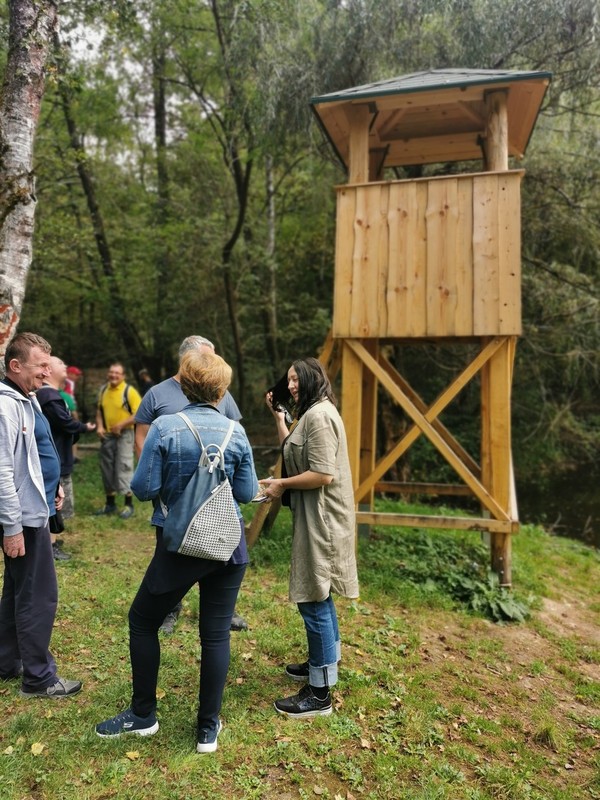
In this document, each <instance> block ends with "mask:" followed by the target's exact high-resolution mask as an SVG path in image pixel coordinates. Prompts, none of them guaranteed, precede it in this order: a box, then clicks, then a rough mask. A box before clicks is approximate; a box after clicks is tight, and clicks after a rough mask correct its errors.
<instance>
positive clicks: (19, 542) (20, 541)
mask: <svg viewBox="0 0 600 800" xmlns="http://www.w3.org/2000/svg"><path fill="white" fill-rule="evenodd" d="M2 548H3V549H4V552H5V553H6V555H7V556H8V557H9V558H18V556H24V555H25V537H24V536H23V531H21V533H17V534H15V535H14V536H7V535H6V534H4V536H3V538H2Z"/></svg>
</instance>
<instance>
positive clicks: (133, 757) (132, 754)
mask: <svg viewBox="0 0 600 800" xmlns="http://www.w3.org/2000/svg"><path fill="white" fill-rule="evenodd" d="M125 755H126V756H127V758H128V759H129V760H130V761H135V760H136V758H139V757H140V754H139V753H138V751H137V750H130V751H129V752H128V753H125Z"/></svg>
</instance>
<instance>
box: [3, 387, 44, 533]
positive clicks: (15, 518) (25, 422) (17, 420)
mask: <svg viewBox="0 0 600 800" xmlns="http://www.w3.org/2000/svg"><path fill="white" fill-rule="evenodd" d="M32 403H37V400H36V399H35V395H34V394H33V393H32V394H31V395H30V396H29V397H25V396H24V395H22V394H20V393H19V392H17V391H16V389H13V388H12V386H8V385H7V384H6V383H2V382H0V525H2V527H3V529H4V535H5V536H14V535H15V534H17V533H21V531H22V530H23V528H24V527H25V526H27V527H28V528H41V527H42V526H44V525H45V524H46V523H47V522H48V504H47V503H46V492H45V489H44V478H43V475H42V468H41V465H40V459H39V456H38V450H37V445H36V443H35V415H34V411H33V406H32Z"/></svg>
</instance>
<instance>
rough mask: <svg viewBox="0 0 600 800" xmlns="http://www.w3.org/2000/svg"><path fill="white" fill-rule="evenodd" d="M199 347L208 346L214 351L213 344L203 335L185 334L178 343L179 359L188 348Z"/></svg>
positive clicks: (194, 348)
mask: <svg viewBox="0 0 600 800" xmlns="http://www.w3.org/2000/svg"><path fill="white" fill-rule="evenodd" d="M200 347H210V349H211V350H212V351H213V352H214V349H215V346H214V344H213V343H212V342H211V341H210V339H205V338H204V336H186V338H185V339H184V340H183V342H182V343H181V344H180V345H179V353H178V355H179V360H180V361H181V356H182V355H183V354H184V353H187V352H188V351H189V350H198V348H200Z"/></svg>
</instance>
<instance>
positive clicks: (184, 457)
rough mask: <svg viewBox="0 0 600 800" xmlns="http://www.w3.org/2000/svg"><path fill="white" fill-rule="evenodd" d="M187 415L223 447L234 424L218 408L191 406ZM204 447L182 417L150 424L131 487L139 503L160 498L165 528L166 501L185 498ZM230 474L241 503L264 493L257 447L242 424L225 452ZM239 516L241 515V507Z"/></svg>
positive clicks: (155, 520)
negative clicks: (257, 465) (254, 450)
mask: <svg viewBox="0 0 600 800" xmlns="http://www.w3.org/2000/svg"><path fill="white" fill-rule="evenodd" d="M183 412H184V413H185V415H186V416H187V417H188V418H189V420H190V421H191V422H192V423H193V424H194V425H195V426H196V429H197V430H198V433H199V434H200V438H201V439H202V442H203V443H204V445H205V446H206V445H208V444H217V445H220V444H221V443H222V442H223V440H224V438H225V435H226V434H227V430H228V428H229V423H230V420H228V419H227V418H226V417H224V416H223V415H222V414H221V413H219V411H217V409H216V408H215V407H214V406H211V405H207V404H201V403H191V404H190V405H187V406H186V407H185V408H184V409H183ZM199 458H200V445H199V444H198V442H197V441H196V439H195V438H194V434H193V433H192V432H191V430H190V429H189V428H188V426H187V425H186V424H185V422H184V421H183V420H182V419H181V417H179V416H177V414H166V415H164V416H162V417H157V418H156V419H155V420H154V422H153V423H152V424H151V425H150V429H149V430H148V435H147V437H146V440H145V442H144V447H143V450H142V454H141V456H140V460H139V462H138V465H137V468H136V470H135V474H134V476H133V480H132V481H131V488H132V490H133V493H134V494H135V496H136V497H137V498H138V499H139V500H154V501H155V502H154V513H153V515H152V520H151V522H152V524H153V525H156V526H160V527H162V525H163V524H164V521H165V518H164V515H163V513H162V510H161V507H160V502H158V501H159V500H161V501H162V502H163V503H164V504H165V505H166V506H167V507H169V506H170V505H172V504H173V503H174V502H175V501H176V500H177V498H178V497H179V496H180V494H181V493H182V491H183V490H184V488H185V486H186V485H187V483H188V481H189V479H190V478H191V476H192V474H193V473H194V471H195V469H196V467H197V466H198V459H199ZM225 472H226V473H227V477H228V478H229V482H230V483H231V487H232V489H233V496H234V498H235V500H236V501H237V503H249V502H250V500H252V498H253V497H254V496H255V495H256V493H257V492H258V481H257V478H256V472H255V469H254V459H253V456H252V448H251V447H250V442H249V441H248V437H247V436H246V432H245V430H244V429H243V427H242V426H241V425H240V423H239V422H235V423H234V429H233V433H232V435H231V439H230V440H229V444H228V445H227V449H226V450H225ZM238 515H239V517H240V519H241V516H242V514H241V512H240V510H239V506H238Z"/></svg>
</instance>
